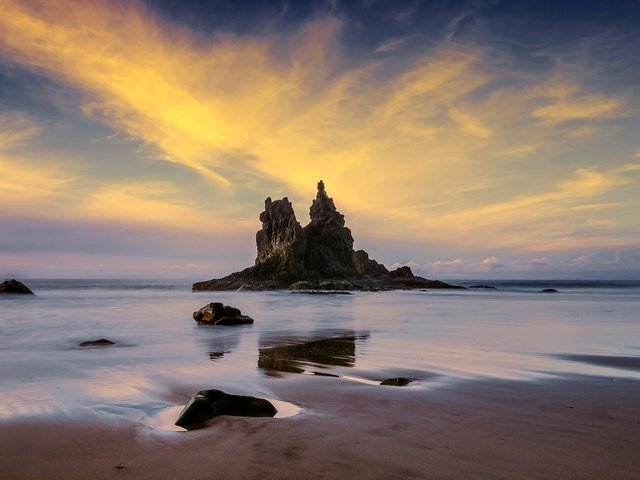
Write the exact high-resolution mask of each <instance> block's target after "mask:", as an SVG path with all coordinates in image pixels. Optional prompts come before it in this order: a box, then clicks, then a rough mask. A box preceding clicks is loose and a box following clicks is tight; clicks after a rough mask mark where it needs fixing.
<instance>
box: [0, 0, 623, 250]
mask: <svg viewBox="0 0 640 480" xmlns="http://www.w3.org/2000/svg"><path fill="white" fill-rule="evenodd" d="M0 5H1V7H2V12H3V14H2V16H0V48H1V50H0V51H1V52H2V54H3V55H4V56H6V57H8V58H9V59H11V60H12V61H14V62H17V63H20V64H22V65H25V66H27V67H28V68H31V69H35V70H37V71H39V72H42V73H43V74H45V75H49V76H52V77H54V78H56V79H57V80H59V81H63V82H66V83H67V84H69V85H71V86H73V87H75V88H76V89H78V90H79V91H80V92H81V93H82V95H83V98H84V99H85V100H84V103H83V107H82V108H83V111H84V113H85V114H86V115H88V116H91V117H92V118H94V119H99V120H100V121H103V122H105V123H106V124H108V125H110V126H111V127H113V128H114V129H115V130H116V131H118V132H123V133H124V134H126V135H129V136H131V137H134V138H137V139H141V140H142V141H144V142H146V143H147V144H148V145H151V146H153V147H154V148H155V149H157V152H158V155H159V156H161V157H162V158H164V159H165V160H167V161H170V162H174V163H177V164H180V165H184V166H185V167H188V168H190V169H193V170H195V171H197V172H199V173H200V174H202V175H203V176H205V177H206V178H208V179H211V181H212V189H215V190H219V191H233V189H234V187H235V186H236V184H238V183H240V182H243V184H244V183H251V181H252V179H260V178H271V179H274V180H276V181H278V182H282V183H284V184H285V185H286V188H287V189H289V190H290V191H292V192H293V197H295V198H304V199H305V202H306V201H307V199H308V196H309V194H310V192H311V191H312V189H313V186H314V185H315V182H316V181H317V180H318V179H320V178H323V179H324V180H325V181H326V183H327V185H328V188H329V189H330V192H331V193H332V194H333V195H334V196H335V197H336V198H338V199H339V203H340V205H341V208H342V209H343V210H344V211H346V212H358V213H361V214H362V216H361V218H366V219H367V220H372V221H374V222H377V223H376V228H378V229H379V231H381V232H382V231H385V230H387V229H388V226H389V225H397V226H398V228H400V231H411V232H412V234H413V235H415V236H416V237H417V238H432V237H433V236H434V235H435V236H441V237H442V238H444V237H446V236H447V235H448V236H449V239H450V238H451V236H454V235H460V234H465V235H470V234H473V235H474V238H476V240H477V241H478V242H484V243H485V244H486V245H491V244H496V243H497V242H500V243H501V244H507V245H512V246H516V245H520V246H522V245H527V244H528V243H529V242H530V241H531V228H529V227H528V225H529V223H530V222H533V223H534V224H535V225H536V229H537V230H536V233H535V234H534V237H535V238H537V239H539V240H540V241H543V240H547V239H558V238H560V239H562V238H565V236H566V235H569V234H571V232H572V231H573V230H572V228H573V229H575V228H574V227H575V225H579V224H580V219H579V218H577V216H574V217H571V218H572V221H574V222H576V223H575V224H574V227H572V226H571V225H568V224H567V222H566V221H563V220H562V216H563V215H564V214H565V213H566V212H570V211H571V210H570V209H571V208H573V207H575V206H576V205H577V204H579V203H580V202H584V204H591V203H593V201H592V199H593V198H596V197H600V196H601V195H603V194H606V193H607V192H610V191H611V190H612V189H614V188H616V187H618V186H625V185H628V184H629V182H631V181H632V180H630V177H628V176H627V175H625V174H623V173H621V172H615V171H614V170H606V169H602V168H576V169H574V170H575V177H574V178H572V179H569V180H566V181H564V182H554V181H553V177H549V175H546V174H545V173H544V169H540V171H539V172H533V173H532V171H531V170H530V169H529V170H525V169H523V166H522V164H520V163H519V162H524V161H525V160H528V158H529V157H531V156H532V155H533V153H536V154H537V153H538V152H539V149H540V147H539V146H540V145H544V147H545V148H544V150H545V151H547V150H551V149H552V148H553V145H554V143H553V142H559V140H558V138H557V136H558V134H557V131H556V130H557V126H558V125H561V124H564V123H565V122H568V121H570V120H581V121H590V120H598V119H603V118H604V119H606V118H610V117H615V116H617V115H622V114H623V113H624V112H623V110H624V109H623V108H622V105H623V100H622V99H620V98H614V97H609V96H605V95H602V94H594V93H591V92H589V91H586V90H585V89H584V88H583V87H581V86H580V85H579V84H578V83H577V82H573V83H572V82H569V81H567V79H566V78H555V77H553V76H551V77H549V78H547V77H545V78H542V79H540V78H529V79H526V80H527V82H528V83H527V82H524V83H526V85H524V86H508V87H501V88H499V87H494V88H493V90H492V91H491V92H490V93H489V94H486V95H484V96H479V95H477V92H478V90H479V88H480V87H486V86H489V85H491V82H492V81H493V80H496V79H497V78H498V77H499V75H502V73H494V72H492V71H491V70H490V69H489V68H487V67H486V66H485V62H484V59H485V52H483V50H482V48H480V47H465V48H457V47H454V46H452V45H451V44H446V45H443V46H441V47H439V48H435V49H432V50H429V51H426V50H425V51H423V52H421V53H419V54H416V55H415V56H414V58H413V60H412V61H411V62H406V63H403V64H402V65H400V64H395V63H394V62H395V61H396V60H395V59H394V58H395V57H394V56H393V55H380V54H379V53H380V52H382V53H384V52H388V51H391V50H392V49H400V48H402V47H403V42H402V41H400V40H398V41H397V42H396V43H392V44H388V45H387V46H384V48H382V47H380V48H382V50H380V48H379V52H378V54H375V52H372V54H373V55H372V60H371V61H369V62H362V63H360V64H359V65H358V66H353V65H350V64H349V63H348V62H347V60H346V57H345V56H344V55H343V52H342V50H341V45H340V42H339V33H340V31H341V28H342V24H341V22H340V21H339V20H337V19H336V18H334V17H325V18H321V19H317V20H315V21H313V22H309V23H307V24H306V25H305V26H303V27H302V28H301V29H300V30H299V31H298V32H295V33H293V34H281V35H278V34H272V35H264V36H252V35H244V36H242V37H238V36H234V35H231V34H219V35H215V36H212V37H209V38H202V37H196V36H195V35H193V33H192V32H190V31H189V30H188V29H187V28H184V27H181V26H177V25H174V24H170V23H167V22H165V21H162V20H160V19H158V18H156V17H155V16H154V15H153V14H152V13H150V12H149V11H148V10H147V9H146V8H145V6H144V4H142V3H138V2H124V3H123V2H115V1H81V0H68V1H45V0H30V1H19V0H0ZM584 128H587V127H584ZM576 132H577V130H576ZM592 134H593V131H591V130H590V131H589V135H582V134H577V133H576V134H575V135H574V136H573V137H570V138H571V140H570V139H569V137H565V138H562V145H563V148H566V145H567V144H568V142H570V141H573V142H580V141H583V139H584V138H587V137H589V136H592ZM17 140H19V135H18V137H15V138H14V137H7V140H5V142H16V141H17ZM0 141H2V140H1V137H0ZM107 141H108V140H107ZM536 157H537V158H536V161H538V162H543V161H544V158H542V157H541V156H540V155H536ZM538 157H539V158H538ZM514 159H515V160H514ZM586 163H587V164H592V163H593V162H592V161H589V162H586ZM7 165H8V164H7ZM6 168H10V167H8V166H7V167H6ZM565 171H566V169H565ZM523 172H524V173H523ZM13 175H20V173H16V172H14V173H13ZM158 187H159V188H158ZM149 188H151V190H149ZM154 188H155V189H156V190H154ZM171 188H174V187H171ZM171 188H169V186H168V185H167V184H162V185H160V186H158V184H150V185H146V186H145V187H144V188H141V185H140V184H131V183H126V182H125V183H119V184H116V185H107V186H101V187H99V188H96V189H95V191H94V192H93V193H91V194H88V195H87V197H86V205H85V207H84V212H85V214H87V215H95V216H97V217H100V218H102V217H103V216H109V215H113V216H121V217H122V218H129V219H130V220H131V221H138V220H140V221H151V222H160V223H162V222H164V223H172V222H177V223H178V224H180V225H187V226H194V228H196V227H197V224H198V221H199V220H198V218H197V217H198V216H199V214H200V213H201V212H198V211H196V210H194V209H193V208H190V207H189V206H188V205H187V204H185V203H180V202H176V201H174V200H167V199H166V198H164V197H162V195H169V193H167V192H171ZM176 188H179V189H182V190H183V191H186V190H188V186H178V187H176ZM523 188H526V189H532V188H533V189H535V192H534V193H531V194H529V195H524V194H523V193H522V189H523ZM267 193H268V192H267ZM470 204H471V205H474V207H472V208H470V207H469V205H470ZM543 222H547V223H546V224H544V225H543ZM352 223H354V224H355V225H359V224H360V223H358V221H357V220H356V221H355V222H354V221H352ZM492 228H493V230H492ZM434 229H435V230H436V233H434ZM505 231H508V234H507V235H504V232H505ZM500 236H502V237H500ZM498 237H500V238H498ZM501 238H503V239H501Z"/></svg>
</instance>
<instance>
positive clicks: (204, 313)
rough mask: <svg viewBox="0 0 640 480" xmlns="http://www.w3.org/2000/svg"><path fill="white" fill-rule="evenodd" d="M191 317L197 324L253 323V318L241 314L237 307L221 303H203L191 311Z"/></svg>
mask: <svg viewBox="0 0 640 480" xmlns="http://www.w3.org/2000/svg"><path fill="white" fill-rule="evenodd" d="M193 319H194V320H195V321H196V322H198V323H199V324H206V325H245V324H250V323H253V318H251V317H248V316H246V315H242V313H241V312H240V310H239V309H237V308H235V307H230V306H228V305H223V304H222V303H210V304H208V305H205V306H204V307H202V308H201V309H200V310H197V311H195V312H193Z"/></svg>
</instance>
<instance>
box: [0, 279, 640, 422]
mask: <svg viewBox="0 0 640 480" xmlns="http://www.w3.org/2000/svg"><path fill="white" fill-rule="evenodd" d="M26 283H27V284H28V285H29V286H30V287H31V288H32V289H33V290H34V291H35V292H36V294H37V296H36V297H19V296H6V297H2V298H0V397H1V398H2V402H0V419H9V418H15V417H32V416H35V415H57V416H60V415H62V416H69V417H74V416H77V415H82V414H83V413H91V414H95V413H98V414H100V415H103V414H104V415H118V416H124V417H129V418H131V419H134V420H136V421H139V420H140V418H152V419H153V418H158V416H160V417H161V418H164V416H166V415H167V413H166V412H168V411H169V409H172V408H173V409H176V408H177V407H176V405H178V404H180V403H184V402H185V400H186V399H184V398H181V399H180V400H177V399H176V396H175V391H176V390H181V391H189V392H192V393H195V391H197V390H200V389H204V388H217V389H221V390H224V391H227V392H229V393H234V394H247V395H255V396H262V397H265V398H270V399H274V400H285V401H286V400H287V399H280V398H277V395H276V394H274V391H273V389H274V386H275V385H276V382H281V381H283V379H285V378H292V377H295V378H299V379H300V380H301V381H303V380H304V377H300V375H302V374H306V375H327V376H333V377H335V376H337V377H340V379H341V380H342V381H345V382H360V383H363V384H370V385H375V384H377V383H379V382H380V381H381V380H383V379H384V378H387V377H395V376H404V377H409V378H412V379H414V380H415V382H414V383H413V384H412V386H410V387H406V388H430V387H431V386H432V385H437V384H441V383H442V382H447V381H454V380H457V379H465V378H479V377H487V378H507V379H519V380H538V379H544V378H549V377H550V376H561V375H565V374H584V375H603V376H609V377H627V378H640V365H639V364H640V320H639V318H640V315H639V313H640V288H638V287H639V286H638V284H637V283H632V282H624V283H623V284H622V283H617V284H616V283H615V282H613V283H611V282H609V283H606V284H602V283H597V282H591V283H589V282H573V283H565V284H564V286H563V285H562V284H561V283H560V284H554V283H553V282H543V283H539V282H529V283H527V282H513V281H510V283H509V284H502V285H499V284H498V286H499V289H497V290H488V289H481V290H469V291H443V290H436V291H428V292H423V291H412V292H403V291H398V292H376V293H368V292H362V293H356V294H353V295H292V294H290V293H288V292H199V293H192V292H190V283H189V282H184V281H182V282H172V281H156V282H150V281H145V280H140V281H131V280H129V281H120V280H108V281H107V280H58V281H52V280H47V281H37V280H32V281H27V282H26ZM487 283H488V284H493V285H496V282H493V283H491V282H488V281H487V282H478V281H474V282H467V284H472V285H473V284H487ZM548 287H553V288H557V289H558V290H560V292H559V293H556V294H540V293H537V292H538V290H540V289H541V288H548ZM212 301H217V302H223V303H225V304H229V305H233V306H235V307H238V308H240V309H241V310H242V313H243V314H247V315H250V316H252V317H253V318H254V319H255V320H256V322H255V324H253V325H248V326H236V327H225V326H198V325H197V324H196V323H195V322H194V321H193V319H192V312H193V311H194V310H197V309H198V308H200V307H201V306H203V305H204V304H206V303H209V302H212ZM99 338H107V339H109V340H111V341H114V342H116V344H115V345H113V346H109V347H89V348H86V347H85V348H83V347H79V343H80V342H82V341H86V340H95V339H99ZM373 388H393V387H373ZM163 422H164V423H165V424H166V419H165V420H163Z"/></svg>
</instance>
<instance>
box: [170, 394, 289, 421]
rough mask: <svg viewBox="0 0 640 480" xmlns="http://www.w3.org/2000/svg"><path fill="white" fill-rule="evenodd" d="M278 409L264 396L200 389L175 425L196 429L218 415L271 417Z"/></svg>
mask: <svg viewBox="0 0 640 480" xmlns="http://www.w3.org/2000/svg"><path fill="white" fill-rule="evenodd" d="M276 413H278V410H277V409H276V407H274V406H273V405H272V404H271V402H269V401H268V400H265V399H264V398H256V397H250V396H245V395H230V394H228V393H225V392H223V391H221V390H200V391H199V392H198V393H196V394H195V395H194V396H193V397H191V400H189V403H187V405H186V406H185V407H184V409H183V410H182V412H181V413H180V416H179V417H178V420H177V421H176V423H175V424H176V425H178V426H179V427H183V428H186V429H187V430H197V429H199V428H203V427H205V426H206V423H207V422H208V421H209V420H211V419H212V418H215V417H217V416H220V415H232V416H240V417H273V416H274V415H275V414H276Z"/></svg>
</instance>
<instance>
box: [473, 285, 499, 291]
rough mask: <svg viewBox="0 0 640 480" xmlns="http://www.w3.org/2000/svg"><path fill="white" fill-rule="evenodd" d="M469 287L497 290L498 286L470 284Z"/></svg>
mask: <svg viewBox="0 0 640 480" xmlns="http://www.w3.org/2000/svg"><path fill="white" fill-rule="evenodd" d="M467 288H478V289H492V290H497V288H496V287H492V286H491V285H469V286H468V287H467Z"/></svg>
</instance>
